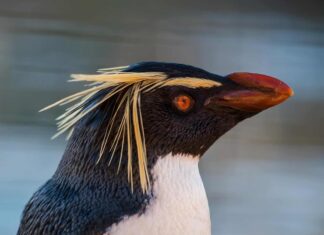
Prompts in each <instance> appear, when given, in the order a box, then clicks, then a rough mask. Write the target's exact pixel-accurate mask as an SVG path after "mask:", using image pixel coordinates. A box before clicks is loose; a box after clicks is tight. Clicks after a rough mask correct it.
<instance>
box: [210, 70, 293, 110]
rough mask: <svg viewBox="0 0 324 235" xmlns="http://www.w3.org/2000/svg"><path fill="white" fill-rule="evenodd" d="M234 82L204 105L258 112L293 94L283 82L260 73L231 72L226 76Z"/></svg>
mask: <svg viewBox="0 0 324 235" xmlns="http://www.w3.org/2000/svg"><path fill="white" fill-rule="evenodd" d="M226 78H227V79H229V80H230V81H231V82H234V83H235V86H234V88H233V89H224V90H223V91H220V92H218V94H217V95H215V96H212V97H211V98H209V99H207V101H206V102H205V106H206V107H210V108H213V107H214V108H215V106H225V107H231V108H233V109H237V110H241V111H246V112H260V111H262V110H265V109H267V108H270V107H272V106H275V105H277V104H280V103H282V102H283V101H285V100H286V99H288V98H289V97H290V96H292V95H293V94H294V92H293V90H292V89H291V88H290V87H289V86H288V85H287V84H285V83H284V82H282V81H280V80H278V79H276V78H273V77H270V76H267V75H262V74H256V73H232V74H230V75H228V76H226Z"/></svg>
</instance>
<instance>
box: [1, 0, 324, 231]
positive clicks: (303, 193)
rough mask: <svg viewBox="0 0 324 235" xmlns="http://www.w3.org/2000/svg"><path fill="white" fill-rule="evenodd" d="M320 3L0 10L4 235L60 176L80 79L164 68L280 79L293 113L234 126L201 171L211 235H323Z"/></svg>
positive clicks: (36, 0)
mask: <svg viewBox="0 0 324 235" xmlns="http://www.w3.org/2000/svg"><path fill="white" fill-rule="evenodd" d="M323 22H324V6H323V4H322V1H279V0H272V1H270V0H260V1H257V0H247V1H233V0H227V1H226V0H222V1H205V0H204V1H193V0H192V1H191V0H186V1H185V0H177V1H175V0H174V1H170V0H157V1H152V0H151V1H148V0H147V1H145V0H140V1H125V0H119V1H117V0H114V1H100V0H95V1H83V0H79V1H76V0H71V1H63V0H57V1H50V0H28V1H17V0H11V1H6V0H0V234H4V235H7V234H15V232H16V230H17V227H18V223H19V218H20V215H21V211H22V209H23V206H24V204H25V203H26V201H27V200H28V198H29V197H30V196H31V195H32V193H33V192H34V191H35V190H36V189H37V188H38V187H39V186H40V185H41V184H42V183H44V182H45V180H46V179H48V178H49V177H50V176H51V175H52V174H53V172H54V170H55V168H56V166H57V163H58V162H59V160H60V158H61V155H62V153H63V151H64V147H65V144H66V143H65V141H64V138H59V139H57V140H54V141H50V137H51V135H52V134H54V133H55V126H54V124H55V122H54V118H55V116H57V115H58V114H59V113H61V112H62V111H63V109H59V108H58V109H54V110H50V111H48V112H45V113H41V114H39V113H38V112H37V111H38V110H39V109H40V108H42V107H44V106H46V105H47V104H49V103H51V102H53V101H55V100H57V99H59V98H61V97H64V96H66V95H68V94H71V93H72V92H74V91H77V90H79V89H81V87H80V86H79V85H77V84H68V83H66V80H67V79H68V78H69V74H71V73H93V72H95V71H96V69H97V68H102V67H111V66H119V65H127V64H130V63H134V62H138V61H145V60H157V61H170V62H180V63H187V64H192V65H195V66H198V67H202V68H204V69H207V70H209V71H212V72H215V73H218V74H221V75H225V74H228V73H230V72H234V71H250V72H259V73H265V74H269V75H272V76H275V77H278V78H280V79H282V80H284V81H285V82H287V83H288V84H289V85H290V86H292V87H293V89H294V90H295V94H296V95H295V96H294V97H293V98H291V99H290V100H289V101H288V102H286V103H284V104H282V105H280V106H278V107H275V108H273V109H270V110H268V111H265V112H263V113H261V114H260V115H258V116H256V117H253V118H251V119H249V120H247V121H245V122H243V123H241V124H239V125H238V126H237V127H235V128H234V129H233V130H231V131H230V132H229V133H227V134H226V135H225V136H224V137H223V138H222V139H220V140H219V141H217V143H216V144H215V145H214V146H213V147H212V148H211V149H210V151H208V153H207V154H206V155H205V156H204V159H203V160H202V162H201V165H200V166H201V174H202V176H203V178H204V182H205V187H206V190H207V193H208V197H209V202H210V206H211V216H212V224H213V234H216V235H217V234H218V235H254V234H255V235H278V234H279V235H281V234H282V235H323V234H324V188H323V187H324V184H323V181H324V145H323V144H324V133H323V130H324V124H323V122H324V104H323V101H324V92H323V90H324V78H323V74H324V64H323V62H324V24H323Z"/></svg>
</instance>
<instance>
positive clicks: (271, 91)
mask: <svg viewBox="0 0 324 235" xmlns="http://www.w3.org/2000/svg"><path fill="white" fill-rule="evenodd" d="M72 77H73V81H86V82H88V83H89V84H88V85H89V87H87V89H86V90H84V91H82V92H79V93H76V94H74V95H71V96H69V97H67V98H65V99H63V100H60V101H58V102H56V103H54V104H53V105H51V106H49V107H47V108H51V107H53V106H56V105H63V104H67V103H70V102H75V104H74V105H72V106H71V107H69V108H68V109H67V111H66V112H65V113H64V114H63V115H62V116H60V117H59V118H58V119H59V123H58V129H59V132H58V134H61V133H63V132H65V131H69V135H68V136H69V142H68V145H67V148H66V150H65V153H64V155H63V158H62V160H61V162H60V164H59V166H58V168H57V170H56V172H55V173H54V175H53V177H52V178H51V179H50V180H48V181H47V182H46V183H45V184H44V185H43V186H42V187H41V188H40V189H39V190H38V191H37V192H35V193H34V195H33V196H32V198H31V199H30V201H29V202H28V203H27V205H26V207H25V209H24V212H23V216H22V220H21V224H20V227H19V230H18V234H19V235H40V234H48V235H54V234H58V235H64V234H76V235H77V234H80V235H81V234H82V235H88V234H89V235H103V234H105V235H131V234H134V235H162V234H166V235H171V234H172V235H180V234H181V235H200V234H201V235H208V234H211V223H210V215H209V208H208V202H207V197H206V193H205V190H204V186H203V183H202V180H201V178H200V174H199V171H198V162H199V159H200V158H201V157H202V155H203V154H204V152H206V150H207V149H208V148H209V147H210V146H211V145H212V144H213V143H214V142H215V140H217V139H218V138H219V137H220V136H222V135H223V134H224V133H226V132H227V131H228V130H230V129H231V128H232V127H234V126H235V125H236V124H237V123H238V122H240V121H242V120H244V119H246V118H249V117H251V116H253V115H255V114H257V113H259V112H260V111H262V110H264V109H267V108H269V107H271V106H274V105H276V104H279V103H281V102H283V101H284V100H286V99H287V98H288V97H289V96H291V95H292V94H293V91H292V89H291V88H290V87H288V86H287V85H286V84H284V83H283V82H281V81H279V80H277V79H275V78H273V77H269V76H266V75H261V74H254V73H233V74H230V75H227V76H219V75H216V74H213V73H210V72H207V71H205V70H202V69H199V68H196V67H193V66H188V65H183V64H175V63H160V62H143V63H138V64H135V65H131V66H124V67H118V68H112V69H103V70H99V74H96V75H80V74H79V75H72Z"/></svg>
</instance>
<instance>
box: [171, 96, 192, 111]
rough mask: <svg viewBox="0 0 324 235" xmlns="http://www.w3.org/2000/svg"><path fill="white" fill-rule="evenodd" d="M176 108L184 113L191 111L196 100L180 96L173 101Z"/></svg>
mask: <svg viewBox="0 0 324 235" xmlns="http://www.w3.org/2000/svg"><path fill="white" fill-rule="evenodd" d="M173 104H174V106H175V107H176V108H177V109H179V110H180V111H182V112H187V111H189V110H190V109H191V108H192V107H193V104H194V100H193V99H192V98H191V97H190V96H188V95H179V96H176V97H175V98H174V99H173Z"/></svg>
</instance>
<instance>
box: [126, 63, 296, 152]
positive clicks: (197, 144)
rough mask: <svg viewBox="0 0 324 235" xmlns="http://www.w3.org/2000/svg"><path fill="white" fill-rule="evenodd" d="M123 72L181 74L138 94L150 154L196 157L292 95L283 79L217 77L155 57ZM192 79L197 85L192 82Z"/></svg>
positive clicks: (246, 75) (236, 75) (238, 75)
mask: <svg viewBox="0 0 324 235" xmlns="http://www.w3.org/2000/svg"><path fill="white" fill-rule="evenodd" d="M126 71H128V72H161V73H164V74H166V76H167V79H168V80H171V81H172V79H174V80H176V79H178V80H181V79H184V81H185V79H187V81H185V82H184V83H183V84H181V82H179V83H178V84H171V85H168V86H163V87H161V88H159V89H154V90H152V91H151V92H146V93H143V95H142V101H141V102H142V105H141V109H142V117H143V126H144V133H145V141H146V143H147V148H148V149H150V150H151V151H153V152H155V155H165V154H168V153H173V154H183V155H194V156H202V155H203V153H204V152H205V151H206V150H207V149H208V148H209V147H210V146H211V145H212V144H213V143H214V142H215V140H217V139H218V138H219V137H220V136H222V135H223V134H224V133H226V132H227V131H228V130H229V129H231V128H232V127H233V126H235V125H236V124H237V123H239V122H240V121H242V120H244V119H245V118H248V117H251V116H253V115H255V114H257V113H259V112H260V111H262V110H265V109H267V108H269V107H271V106H274V105H276V104H279V103H281V102H283V101H284V100H285V99H287V98H288V97H289V96H291V95H292V90H291V88H290V87H288V86H287V85H286V84H284V83H283V82H281V81H279V80H277V79H276V78H273V77H269V76H266V75H261V74H253V73H233V74H230V75H227V76H219V75H216V74H212V73H209V72H207V71H205V70H202V69H200V68H196V67H193V66H189V65H183V64H174V63H158V62H144V63H140V64H136V65H133V66H130V67H129V68H127V70H126ZM191 79H192V81H190V80H191ZM194 79H197V80H198V79H199V82H200V83H201V84H198V83H197V84H194V82H195V80H194ZM186 82H187V84H186ZM191 82H192V83H191ZM204 82H205V83H206V84H204Z"/></svg>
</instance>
